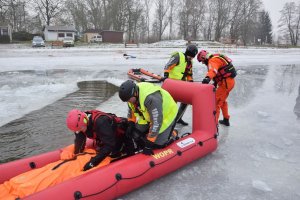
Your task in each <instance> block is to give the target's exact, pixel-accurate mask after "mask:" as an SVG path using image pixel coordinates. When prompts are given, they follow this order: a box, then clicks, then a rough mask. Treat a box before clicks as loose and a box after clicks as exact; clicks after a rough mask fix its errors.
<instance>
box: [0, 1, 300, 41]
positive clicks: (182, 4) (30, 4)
mask: <svg viewBox="0 0 300 200" xmlns="http://www.w3.org/2000/svg"><path fill="white" fill-rule="evenodd" d="M288 5H289V6H288ZM299 7H300V6H299V4H298V5H296V3H286V5H285V6H284V8H283V9H282V12H281V15H282V18H283V19H282V21H284V22H283V23H282V26H281V31H282V33H283V35H285V37H286V36H288V35H291V33H289V32H290V31H291V30H293V34H292V35H293V37H292V38H293V39H292V38H291V43H292V44H295V42H296V41H294V40H297V38H298V37H299V20H298V26H297V25H295V23H297V22H296V21H297V20H296V19H297V17H298V18H299V17H300V12H299V9H300V8H299ZM289 9H293V12H294V14H291V15H290V16H289V17H288V19H286V17H284V16H285V15H288V14H289V13H290V12H289ZM297 11H298V12H297ZM286 20H288V21H290V23H291V24H290V25H283V24H284V23H286ZM0 24H9V25H10V26H11V27H12V29H13V31H14V32H18V31H27V32H34V31H37V30H42V27H43V26H45V25H73V26H75V28H76V29H77V30H78V31H79V32H84V31H86V30H88V29H99V30H116V31H124V32H125V33H126V36H127V40H134V41H137V42H156V41H161V40H167V39H169V40H170V39H186V40H199V39H200V40H214V41H223V42H227V43H233V44H235V43H238V42H239V43H242V44H243V45H247V44H253V43H256V44H257V43H259V44H271V43H272V23H271V20H270V16H269V13H268V12H267V11H265V10H264V8H263V4H262V2H261V1H260V0H177V1H175V0H85V1H82V0H27V1H25V0H0ZM296 29H297V30H298V31H295V30H296ZM296 44H297V42H296Z"/></svg>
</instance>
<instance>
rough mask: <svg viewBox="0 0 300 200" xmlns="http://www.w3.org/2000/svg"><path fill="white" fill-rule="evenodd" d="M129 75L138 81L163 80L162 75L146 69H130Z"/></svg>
mask: <svg viewBox="0 0 300 200" xmlns="http://www.w3.org/2000/svg"><path fill="white" fill-rule="evenodd" d="M127 75H128V76H129V77H130V78H131V79H133V80H136V81H138V82H149V83H160V82H161V81H162V78H163V77H162V76H160V75H157V74H155V73H152V72H149V71H147V70H145V69H142V68H138V69H130V70H129V71H128V72H127Z"/></svg>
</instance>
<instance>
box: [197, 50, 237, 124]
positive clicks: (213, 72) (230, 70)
mask: <svg viewBox="0 0 300 200" xmlns="http://www.w3.org/2000/svg"><path fill="white" fill-rule="evenodd" d="M197 60H198V61H199V62H201V63H202V64H205V65H206V66H207V70H208V72H207V74H206V77H205V78H204V79H203V80H202V83H203V84H208V83H209V82H210V81H211V80H213V81H214V85H215V87H216V88H217V91H216V122H217V124H218V119H219V115H220V110H222V113H223V117H224V118H223V120H219V123H220V124H223V125H225V126H230V123H229V118H230V116H229V113H228V103H227V97H228V96H229V93H230V91H231V90H232V89H233V88H234V84H235V80H234V78H235V76H236V70H235V68H234V66H233V65H232V60H231V59H230V58H228V57H227V56H225V55H222V54H211V53H209V52H207V51H205V50H201V51H200V52H199V54H198V56H197Z"/></svg>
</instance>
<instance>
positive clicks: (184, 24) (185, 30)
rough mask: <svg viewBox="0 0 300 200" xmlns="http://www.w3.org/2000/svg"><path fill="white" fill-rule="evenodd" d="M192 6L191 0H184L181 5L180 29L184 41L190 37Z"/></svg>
mask: <svg viewBox="0 0 300 200" xmlns="http://www.w3.org/2000/svg"><path fill="white" fill-rule="evenodd" d="M190 5H191V4H190V0H186V1H185V0H182V1H181V2H180V4H179V6H180V11H179V29H180V33H181V35H182V36H183V38H184V39H187V38H188V37H189V27H190V26H189V16H190V13H189V10H190V9H191V7H190Z"/></svg>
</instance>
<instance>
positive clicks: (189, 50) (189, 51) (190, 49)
mask: <svg viewBox="0 0 300 200" xmlns="http://www.w3.org/2000/svg"><path fill="white" fill-rule="evenodd" d="M197 53H198V48H197V46H196V45H194V44H189V45H188V46H187V47H186V50H185V55H186V56H191V57H193V58H194V57H195V56H196V55H197Z"/></svg>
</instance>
